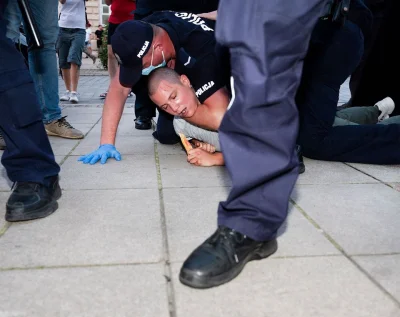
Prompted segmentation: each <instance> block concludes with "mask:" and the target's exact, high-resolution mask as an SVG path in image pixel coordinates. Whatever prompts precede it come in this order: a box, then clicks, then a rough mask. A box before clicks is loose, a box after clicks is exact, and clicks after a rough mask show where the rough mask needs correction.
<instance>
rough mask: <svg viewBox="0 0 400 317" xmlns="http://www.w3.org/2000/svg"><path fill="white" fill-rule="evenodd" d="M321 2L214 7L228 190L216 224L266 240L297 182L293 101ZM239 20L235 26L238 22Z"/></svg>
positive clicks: (224, 2) (262, 1) (235, 2)
mask: <svg viewBox="0 0 400 317" xmlns="http://www.w3.org/2000/svg"><path fill="white" fill-rule="evenodd" d="M325 3H326V1H324V0H298V1H290V0H270V1H266V0H252V1H245V2H243V1H241V0H221V1H220V7H219V11H218V23H217V29H216V37H217V41H219V42H220V44H222V45H223V46H225V47H228V48H229V51H230V55H231V66H232V76H233V80H234V82H233V85H232V86H233V88H232V89H233V91H232V96H233V102H232V106H231V108H230V109H229V110H228V111H227V113H226V115H225V117H224V119H223V120H222V124H221V127H220V130H219V137H220V142H221V147H222V151H223V154H224V158H225V163H226V166H227V168H228V171H229V173H230V175H231V178H232V183H233V185H232V190H231V192H230V194H229V196H228V198H227V200H226V201H224V202H221V203H220V205H219V209H218V224H219V225H224V226H227V227H229V228H232V229H235V230H237V231H239V232H241V233H242V234H245V235H247V236H249V237H250V238H253V239H255V240H260V241H262V240H268V239H271V238H273V237H274V236H275V235H276V231H277V230H278V228H279V227H280V226H281V225H282V223H283V221H284V220H285V218H286V215H287V210H288V202H289V196H290V194H291V191H292V189H293V186H294V184H295V182H296V179H297V175H298V168H297V165H298V162H297V157H296V155H295V143H296V138H297V133H298V112H297V107H296V104H295V101H294V99H295V94H296V91H297V88H298V86H299V83H300V77H301V72H302V66H303V59H304V57H305V55H306V53H307V48H308V43H309V40H310V36H311V32H312V29H313V28H314V25H315V23H316V21H317V19H318V17H320V16H321V15H322V11H323V10H324V4H325ZM238 21H240V23H238Z"/></svg>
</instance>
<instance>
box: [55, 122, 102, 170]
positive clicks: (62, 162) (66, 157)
mask: <svg viewBox="0 0 400 317" xmlns="http://www.w3.org/2000/svg"><path fill="white" fill-rule="evenodd" d="M101 118H102V116H101V117H100V118H99V119H98V120H97V121H96V122H95V123H94V124H93V126H92V127H91V128H90V129H89V131H88V132H86V133H85V136H84V137H83V138H82V139H80V140H79V141H78V142H77V143H76V144H75V146H74V147H73V148H72V149H71V151H69V152H68V153H67V155H65V156H64V158H63V159H62V160H61V162H60V163H58V165H59V166H61V165H63V164H64V162H65V161H66V160H67V159H68V157H70V156H72V155H71V153H72V152H73V151H74V150H75V149H76V148H77V147H78V145H79V144H81V143H82V142H83V141H84V140H85V138H86V137H87V135H88V134H89V133H90V131H92V130H93V128H94V127H95V126H96V125H97V124H98V123H99V122H100V120H101Z"/></svg>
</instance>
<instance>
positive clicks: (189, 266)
mask: <svg viewBox="0 0 400 317" xmlns="http://www.w3.org/2000/svg"><path fill="white" fill-rule="evenodd" d="M277 249H278V244H277V242H276V239H273V240H270V241H262V242H259V241H254V240H252V239H250V238H248V237H246V236H244V235H242V234H241V233H239V232H237V231H235V230H233V229H229V228H227V227H223V226H220V227H219V228H218V230H217V231H216V232H215V233H214V234H213V235H212V236H211V237H210V238H208V239H207V240H206V241H205V242H204V243H203V244H202V245H200V246H199V247H198V248H197V249H196V250H194V251H193V252H192V254H191V255H190V256H189V257H188V258H187V259H186V261H185V262H184V263H183V266H182V268H181V272H180V275H179V280H180V281H181V282H182V283H183V284H185V285H187V286H190V287H194V288H209V287H213V286H218V285H221V284H224V283H226V282H229V281H230V280H232V279H234V278H235V277H236V276H238V275H239V273H240V272H241V271H242V270H243V268H244V266H245V265H246V263H247V262H249V261H251V260H260V259H264V258H266V257H268V256H270V255H271V254H273V253H274V252H275V251H276V250H277Z"/></svg>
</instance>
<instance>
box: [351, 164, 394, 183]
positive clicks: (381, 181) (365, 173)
mask: <svg viewBox="0 0 400 317" xmlns="http://www.w3.org/2000/svg"><path fill="white" fill-rule="evenodd" d="M343 164H345V165H347V166H349V167H351V168H353V169H355V170H356V171H358V172H360V173H363V174H364V175H366V176H369V177H371V178H373V179H375V180H377V181H378V182H379V183H381V184H383V185H386V186H388V187H390V188H392V189H394V190H396V188H394V187H393V185H391V184H390V183H387V182H384V181H383V180H380V179H379V178H376V177H375V176H372V175H371V174H368V173H367V172H364V171H362V170H360V169H358V168H357V167H354V166H352V165H350V164H349V163H343Z"/></svg>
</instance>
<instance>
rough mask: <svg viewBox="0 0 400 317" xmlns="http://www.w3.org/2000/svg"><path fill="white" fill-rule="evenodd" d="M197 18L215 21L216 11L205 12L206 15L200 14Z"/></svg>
mask: <svg viewBox="0 0 400 317" xmlns="http://www.w3.org/2000/svg"><path fill="white" fill-rule="evenodd" d="M198 16H199V17H202V18H205V19H209V20H214V21H216V20H217V16H218V11H217V10H215V11H211V12H207V13H201V14H198Z"/></svg>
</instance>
